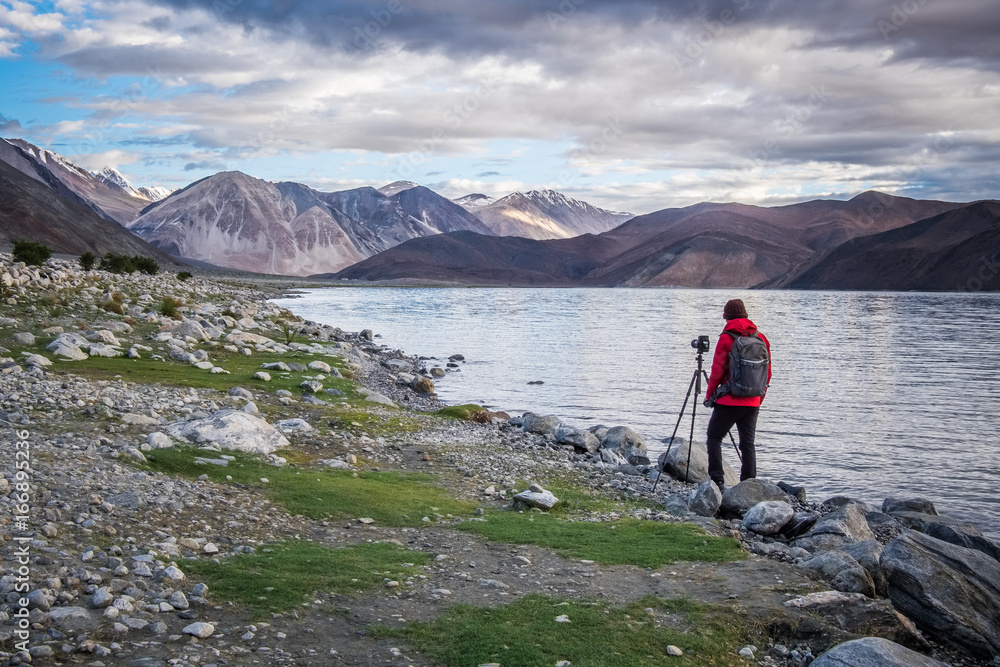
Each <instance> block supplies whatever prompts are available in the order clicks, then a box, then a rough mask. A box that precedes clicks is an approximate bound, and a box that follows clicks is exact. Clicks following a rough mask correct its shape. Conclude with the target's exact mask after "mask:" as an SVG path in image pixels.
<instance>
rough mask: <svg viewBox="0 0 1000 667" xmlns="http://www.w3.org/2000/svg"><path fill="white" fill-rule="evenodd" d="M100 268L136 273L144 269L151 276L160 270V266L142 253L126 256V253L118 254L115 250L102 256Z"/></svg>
mask: <svg viewBox="0 0 1000 667" xmlns="http://www.w3.org/2000/svg"><path fill="white" fill-rule="evenodd" d="M99 268H100V269H101V271H108V272H110V273H135V272H136V271H142V272H143V273H148V274H149V275H151V276H153V275H156V274H157V273H159V272H160V266H159V265H158V264H157V263H156V262H155V261H154V260H152V259H150V258H149V257H143V256H142V255H133V256H132V257H126V256H125V255H116V254H115V253H113V252H109V253H108V254H107V255H105V256H104V257H102V258H101V264H100V267H99Z"/></svg>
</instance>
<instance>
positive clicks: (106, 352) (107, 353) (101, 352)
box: [89, 343, 124, 358]
mask: <svg viewBox="0 0 1000 667" xmlns="http://www.w3.org/2000/svg"><path fill="white" fill-rule="evenodd" d="M89 351H90V356H92V357H109V358H111V357H120V356H122V355H123V354H124V353H123V352H122V351H121V350H119V349H117V348H114V347H111V346H110V345H105V344H104V343H91V344H90V350H89Z"/></svg>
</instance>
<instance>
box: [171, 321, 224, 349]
mask: <svg viewBox="0 0 1000 667" xmlns="http://www.w3.org/2000/svg"><path fill="white" fill-rule="evenodd" d="M160 331H168V332H170V333H171V334H173V335H174V336H175V337H177V338H181V339H183V338H194V339H195V340H196V341H199V342H202V343H204V342H208V341H210V340H212V337H211V336H209V335H208V332H207V331H205V329H204V328H203V327H202V326H201V325H200V324H198V323H197V322H195V321H194V320H181V321H180V322H176V323H171V324H167V325H165V326H163V327H161V328H160Z"/></svg>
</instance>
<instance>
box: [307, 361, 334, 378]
mask: <svg viewBox="0 0 1000 667" xmlns="http://www.w3.org/2000/svg"><path fill="white" fill-rule="evenodd" d="M309 368H310V369H312V370H314V371H319V372H321V373H326V374H328V375H329V374H330V372H331V370H332V369H331V368H330V364H328V363H326V362H325V361H319V360H317V361H310V362H309Z"/></svg>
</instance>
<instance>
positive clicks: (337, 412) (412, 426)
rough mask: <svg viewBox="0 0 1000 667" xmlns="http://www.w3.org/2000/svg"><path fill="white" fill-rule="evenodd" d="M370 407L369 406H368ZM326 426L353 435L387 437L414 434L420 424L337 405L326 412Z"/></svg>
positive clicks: (411, 420) (410, 419)
mask: <svg viewBox="0 0 1000 667" xmlns="http://www.w3.org/2000/svg"><path fill="white" fill-rule="evenodd" d="M369 405H371V404H369ZM327 415H328V417H329V418H328V419H327V423H326V425H327V426H329V427H330V428H332V429H334V430H337V431H348V432H349V433H352V434H354V435H361V434H362V433H365V434H367V435H389V434H392V433H414V432H416V431H419V430H420V429H421V425H420V422H419V421H417V420H416V419H412V418H410V417H404V416H397V415H382V414H377V413H371V412H366V411H364V410H356V409H354V408H353V407H351V406H350V405H345V404H338V405H336V406H335V407H334V408H333V409H332V412H328V413H327Z"/></svg>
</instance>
